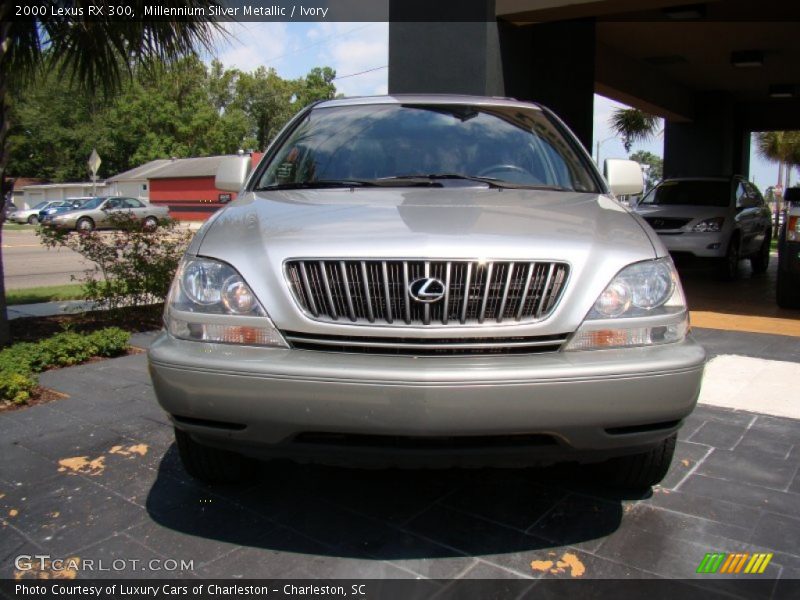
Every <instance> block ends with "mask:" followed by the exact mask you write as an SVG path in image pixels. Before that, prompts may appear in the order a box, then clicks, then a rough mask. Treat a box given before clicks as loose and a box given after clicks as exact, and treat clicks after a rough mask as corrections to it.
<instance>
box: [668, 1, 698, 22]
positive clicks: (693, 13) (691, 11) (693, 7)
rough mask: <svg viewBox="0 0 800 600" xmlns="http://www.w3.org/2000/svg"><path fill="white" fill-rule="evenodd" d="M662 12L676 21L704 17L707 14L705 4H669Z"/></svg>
mask: <svg viewBox="0 0 800 600" xmlns="http://www.w3.org/2000/svg"><path fill="white" fill-rule="evenodd" d="M661 12H662V13H663V15H664V16H665V17H667V18H668V19H672V20H674V21H690V20H692V19H704V18H705V16H706V5H705V4H684V5H681V6H668V7H666V8H662V9H661Z"/></svg>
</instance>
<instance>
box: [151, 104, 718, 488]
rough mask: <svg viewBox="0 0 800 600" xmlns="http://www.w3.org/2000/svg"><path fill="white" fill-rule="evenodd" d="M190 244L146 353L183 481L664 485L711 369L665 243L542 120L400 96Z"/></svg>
mask: <svg viewBox="0 0 800 600" xmlns="http://www.w3.org/2000/svg"><path fill="white" fill-rule="evenodd" d="M248 161H249V157H243V158H238V157H233V158H231V159H229V160H228V162H226V163H225V164H223V166H222V167H221V168H220V171H219V172H218V174H217V187H220V188H222V189H228V190H239V192H240V193H239V195H238V197H237V199H236V200H235V201H234V202H232V203H231V204H230V205H228V206H227V207H226V208H225V209H223V210H221V211H220V212H218V213H216V214H215V215H214V216H213V217H212V218H211V219H210V220H209V221H208V222H207V223H206V224H205V225H204V227H203V228H202V229H201V230H200V231H199V232H198V234H197V236H196V237H195V239H194V241H193V242H192V244H191V246H190V248H189V250H188V252H187V254H186V256H185V258H184V260H183V262H182V264H181V265H180V267H179V270H178V273H177V275H176V277H175V281H174V283H173V286H172V290H171V292H170V294H169V298H168V299H167V305H166V309H165V315H164V322H165V331H164V332H163V334H162V335H161V336H160V337H159V338H158V340H157V341H156V342H155V343H154V344H153V346H152V347H151V349H150V351H149V360H150V371H151V374H152V378H153V383H154V386H155V390H156V394H157V396H158V400H159V402H160V403H161V405H162V406H163V407H164V409H165V410H166V411H167V412H168V413H169V414H170V416H171V418H172V420H173V422H174V425H175V435H176V439H177V445H178V449H179V451H180V455H181V457H182V459H183V462H184V465H185V466H186V468H187V470H188V471H189V472H190V473H191V474H192V475H194V476H196V477H199V478H202V479H207V480H225V479H228V480H229V479H236V478H240V477H242V476H244V475H245V474H246V473H247V472H248V469H247V467H248V465H249V464H250V459H251V458H252V457H261V458H269V457H289V458H292V459H295V460H299V461H321V462H326V463H337V464H341V463H344V464H350V465H353V464H361V463H373V464H374V463H377V464H386V465H414V466H447V465H500V464H504V465H530V464H547V463H552V462H557V461H564V460H571V461H579V462H596V463H602V464H601V465H599V466H598V470H599V471H600V472H602V473H605V474H606V475H607V476H608V478H609V480H610V481H612V482H615V483H617V484H622V485H625V486H635V487H640V486H647V485H651V484H654V483H656V482H658V481H659V480H660V479H661V478H662V477H663V476H664V474H665V473H666V471H667V469H668V467H669V464H670V460H671V458H672V454H673V449H674V446H675V438H676V432H677V430H678V428H679V427H680V426H681V422H682V419H683V418H684V417H686V416H687V415H688V414H689V413H690V412H691V411H692V409H693V407H694V405H695V402H696V399H697V395H698V392H699V389H700V382H701V378H702V373H703V365H704V362H705V353H704V351H703V349H702V348H701V347H699V346H698V345H697V344H696V343H695V342H694V341H693V340H692V339H691V338H690V337H688V329H689V325H688V318H687V310H686V304H685V300H684V295H683V292H682V290H681V285H680V282H679V280H678V276H677V274H676V272H675V269H674V267H673V265H672V262H671V260H670V258H669V255H668V253H667V252H666V250H665V249H664V246H663V245H662V244H661V242H660V241H659V240H658V237H657V236H656V235H655V233H654V232H653V231H652V230H651V229H650V228H649V227H648V226H647V225H646V224H644V222H643V221H642V220H641V219H640V218H639V217H637V216H635V215H633V214H631V213H630V212H628V211H627V210H625V209H624V208H622V207H621V206H620V205H619V204H618V203H617V202H616V201H615V200H614V198H613V195H612V190H613V191H614V192H616V193H637V192H640V191H641V172H640V169H639V168H638V165H636V164H635V163H633V164H632V163H629V162H628V161H616V162H609V163H608V172H607V181H608V182H606V181H605V180H604V179H603V178H602V177H601V176H600V174H599V173H598V172H597V170H596V169H595V167H594V166H593V164H592V162H591V160H590V159H589V157H588V155H587V154H586V152H585V151H584V150H583V149H582V147H581V146H580V145H579V144H578V142H577V141H576V139H575V137H574V136H573V135H572V134H571V133H570V132H569V131H568V130H567V128H566V127H565V126H564V125H563V123H561V121H559V120H558V119H557V118H556V117H555V116H554V115H553V114H552V113H550V112H549V111H548V110H546V109H544V108H542V107H540V106H537V105H532V104H527V103H523V102H517V101H513V100H502V99H495V98H478V97H461V96H393V97H379V98H362V99H346V100H333V101H329V102H323V103H319V104H316V105H314V106H312V107H309V108H307V109H305V110H304V111H302V112H301V113H300V114H298V115H297V117H295V118H294V119H293V120H292V121H291V122H290V123H289V124H288V125H287V127H286V128H285V129H284V130H283V132H282V133H281V134H280V135H279V136H278V138H277V139H276V140H275V142H274V143H273V144H272V146H271V147H270V148H269V150H268V151H267V153H266V155H265V156H264V158H263V159H262V161H261V162H260V164H259V165H258V166H257V167H256V168H255V169H254V171H253V172H252V173H251V174H249V176H248V173H247V165H248Z"/></svg>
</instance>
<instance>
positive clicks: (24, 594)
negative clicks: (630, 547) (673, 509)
mask: <svg viewBox="0 0 800 600" xmlns="http://www.w3.org/2000/svg"><path fill="white" fill-rule="evenodd" d="M0 593H1V594H2V595H3V596H5V597H7V598H10V599H14V600H22V599H24V598H41V599H46V600H58V599H64V598H72V599H75V600H83V599H88V598H98V599H103V600H105V599H112V598H113V599H116V598H119V599H125V600H177V599H180V598H191V599H193V600H219V599H221V598H225V599H236V600H254V599H256V598H258V599H259V600H264V599H269V598H275V599H280V600H288V599H292V600H306V599H316V600H332V599H334V598H348V599H350V600H416V599H420V600H422V599H428V598H434V597H435V598H436V599H437V600H472V599H475V600H506V599H508V600H511V599H514V598H530V599H534V598H535V599H537V600H542V599H547V598H570V599H573V598H574V599H582V598H587V599H597V600H605V599H608V600H620V599H627V598H645V597H646V598H647V599H648V600H661V599H664V600H675V599H676V598H680V600H695V599H697V600H707V599H715V598H720V599H722V598H727V599H730V598H753V599H761V598H764V599H767V598H774V599H784V598H786V599H789V598H791V599H793V600H795V599H797V598H800V580H797V579H793V580H777V581H776V580H772V579H734V578H720V577H714V576H709V577H706V578H698V579H693V580H668V579H636V580H613V579H609V580H591V579H587V580H553V579H540V580H535V579H532V580H524V579H523V580H520V579H516V580H493V579H480V580H469V581H468V580H454V581H451V580H434V579H428V580H411V579H401V580H374V579H371V580H351V579H331V580H279V579H264V580H201V579H187V580H146V579H143V580H112V579H110V580H99V579H95V580H63V579H54V580H53V579H51V580H19V581H12V580H7V579H6V580H0Z"/></svg>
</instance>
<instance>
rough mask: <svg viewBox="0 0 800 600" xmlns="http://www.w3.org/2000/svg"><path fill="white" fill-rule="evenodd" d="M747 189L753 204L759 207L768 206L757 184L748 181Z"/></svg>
mask: <svg viewBox="0 0 800 600" xmlns="http://www.w3.org/2000/svg"><path fill="white" fill-rule="evenodd" d="M747 190H748V193H749V196H750V198H752V201H753V206H758V207H764V206H766V202H764V197H763V196H762V195H761V192H759V191H758V188H757V187H756V186H754V185H753V184H752V183H750V182H748V183H747Z"/></svg>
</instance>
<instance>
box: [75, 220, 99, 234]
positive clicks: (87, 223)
mask: <svg viewBox="0 0 800 600" xmlns="http://www.w3.org/2000/svg"><path fill="white" fill-rule="evenodd" d="M75 230H76V231H93V230H94V221H92V220H91V219H90V218H89V217H81V218H80V219H78V222H77V223H75Z"/></svg>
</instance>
